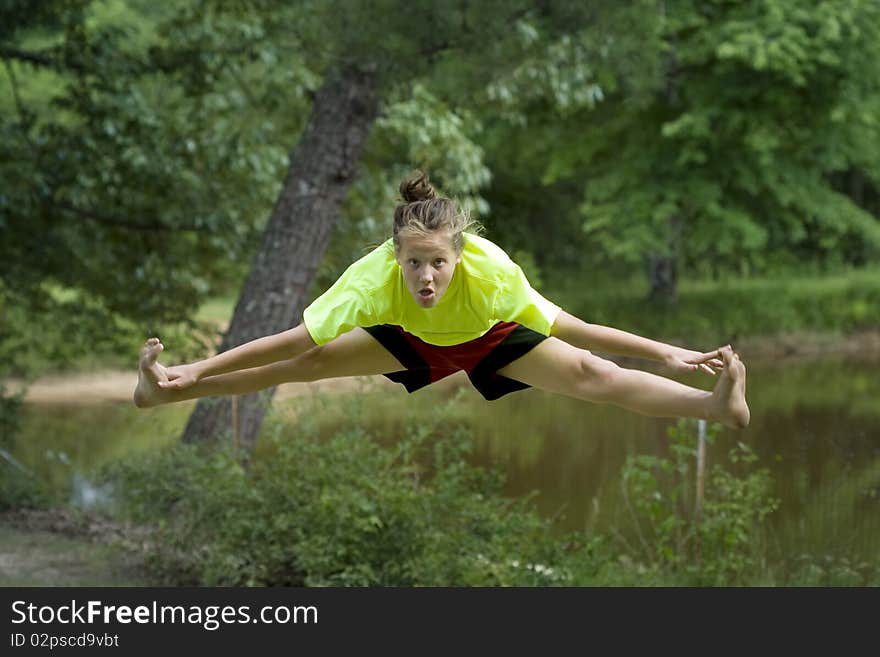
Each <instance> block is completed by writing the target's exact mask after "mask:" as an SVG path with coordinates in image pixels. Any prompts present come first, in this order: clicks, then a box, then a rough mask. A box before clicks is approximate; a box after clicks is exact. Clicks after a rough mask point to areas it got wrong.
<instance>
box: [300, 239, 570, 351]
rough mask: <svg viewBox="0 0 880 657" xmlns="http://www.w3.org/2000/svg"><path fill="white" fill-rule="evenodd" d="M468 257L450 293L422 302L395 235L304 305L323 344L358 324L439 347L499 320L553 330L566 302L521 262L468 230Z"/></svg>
mask: <svg viewBox="0 0 880 657" xmlns="http://www.w3.org/2000/svg"><path fill="white" fill-rule="evenodd" d="M464 237H465V239H464V248H463V250H462V254H461V262H460V263H459V264H458V265H457V266H456V268H455V272H454V273H453V275H452V280H451V281H450V283H449V287H448V288H447V290H446V293H445V294H444V295H443V296H442V297H441V298H440V300H439V301H438V302H437V304H436V305H435V306H434V307H433V308H422V307H420V306H419V305H418V303H417V302H416V300H415V299H414V298H413V297H412V295H411V294H410V293H409V290H407V287H406V282H405V281H404V278H403V272H402V271H401V269H400V265H399V264H398V263H397V261H396V260H395V259H394V243H393V241H392V240H391V239H389V240H387V241H386V242H385V243H384V244H382V245H381V246H379V247H377V248H376V249H374V250H373V251H371V252H370V253H368V254H367V255H365V256H364V257H363V258H361V259H360V260H358V261H356V262H354V263H353V264H352V265H351V266H350V267H349V268H348V269H346V270H345V272H344V273H343V274H342V276H340V277H339V279H338V280H337V281H336V282H335V283H334V284H333V285H332V287H330V289H329V290H327V291H326V292H325V293H324V294H322V295H321V296H320V297H318V298H317V299H315V300H314V301H313V302H312V303H311V304H310V305H309V306H308V308H306V309H305V310H304V311H303V323H304V324H305V326H306V330H308V332H309V335H311V336H312V339H313V340H314V341H315V343H316V344H319V345H321V344H326V343H327V342H330V340H332V339H334V338H335V337H337V336H339V335H342V334H343V333H346V332H347V331H350V330H351V329H353V328H354V327H356V326H375V325H377V324H394V325H396V326H401V327H403V330H404V331H407V332H408V333H412V334H413V335H415V336H416V337H418V338H421V339H422V340H424V341H425V342H428V343H430V344H433V345H438V346H449V345H455V344H461V343H463V342H468V341H469V340H474V339H476V338H479V337H480V336H481V335H483V334H484V333H486V332H487V331H488V330H489V329H490V328H492V327H493V326H494V325H495V324H496V323H497V322H499V321H504V322H517V323H519V324H522V325H523V326H526V327H527V328H530V329H532V330H533V331H537V332H538V333H541V334H543V335H550V328H551V327H552V326H553V322H555V321H556V316H557V314H558V313H559V310H560V308H559V306H557V305H556V304H554V303H551V302H550V301H548V300H547V299H545V298H544V297H542V296H541V295H540V294H538V292H536V291H535V290H534V289H532V286H531V285H529V281H528V280H527V279H526V276H525V274H524V273H523V271H522V269H520V267H519V265H517V264H516V263H515V262H513V260H511V259H510V257H509V256H508V255H507V254H506V253H505V252H504V251H503V250H502V249H501V248H500V247H498V246H497V245H495V244H493V243H492V242H490V241H489V240H487V239H485V238H483V237H480V236H478V235H473V234H471V233H464Z"/></svg>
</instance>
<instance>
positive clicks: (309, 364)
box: [134, 328, 406, 408]
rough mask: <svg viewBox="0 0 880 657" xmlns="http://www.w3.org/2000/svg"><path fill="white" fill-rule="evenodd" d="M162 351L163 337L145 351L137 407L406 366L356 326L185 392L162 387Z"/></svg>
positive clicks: (362, 374)
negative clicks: (295, 353)
mask: <svg viewBox="0 0 880 657" xmlns="http://www.w3.org/2000/svg"><path fill="white" fill-rule="evenodd" d="M161 351H162V345H161V343H160V342H159V341H158V340H154V339H151V340H148V341H147V343H146V344H145V345H144V348H143V351H142V352H141V358H140V363H139V373H138V385H137V389H136V390H135V393H134V403H135V405H137V406H139V407H141V408H143V407H147V406H156V405H158V404H168V403H173V402H178V401H184V400H186V399H195V398H197V397H208V396H211V395H240V394H244V393H249V392H256V391H258V390H263V389H264V388H271V387H273V386H277V385H279V384H281V383H289V382H292V381H317V380H318V379H331V378H334V377H338V376H366V375H371V374H387V373H389V372H397V371H400V370H403V369H406V368H405V367H403V366H402V365H401V364H400V362H399V361H398V360H397V359H396V358H395V357H394V356H392V355H391V354H390V353H388V351H387V350H386V349H385V347H383V346H382V345H381V344H379V343H378V342H377V341H376V340H375V338H373V337H372V336H371V335H370V334H369V333H367V332H366V331H364V330H363V329H362V328H355V329H353V330H351V331H349V332H348V333H345V334H343V335H340V336H339V337H338V338H336V339H335V340H333V341H331V342H328V343H327V344H325V345H322V346H319V347H314V348H312V349H310V350H309V351H307V352H305V353H303V354H300V355H299V356H297V357H296V358H291V359H288V360H282V361H278V362H277V363H272V364H271V365H263V366H261V367H254V368H252V369H247V370H239V371H237V372H228V373H226V374H218V375H216V376H209V377H206V378H204V379H201V380H199V381H197V382H196V383H195V384H193V385H192V386H189V387H188V388H183V389H180V390H171V389H162V388H159V386H158V385H157V383H158V381H162V380H167V379H166V377H165V374H164V368H163V367H162V366H161V365H160V364H159V363H158V362H156V360H157V358H158V357H159V354H160V353H161Z"/></svg>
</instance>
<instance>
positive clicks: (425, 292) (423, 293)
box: [419, 288, 434, 299]
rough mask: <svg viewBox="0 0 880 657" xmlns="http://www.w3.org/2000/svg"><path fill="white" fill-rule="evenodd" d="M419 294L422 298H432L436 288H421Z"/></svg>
mask: <svg viewBox="0 0 880 657" xmlns="http://www.w3.org/2000/svg"><path fill="white" fill-rule="evenodd" d="M419 296H420V297H421V298H422V299H430V298H431V297H432V296H434V290H430V289H428V288H425V289H424V290H419Z"/></svg>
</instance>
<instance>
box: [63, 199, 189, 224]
mask: <svg viewBox="0 0 880 657" xmlns="http://www.w3.org/2000/svg"><path fill="white" fill-rule="evenodd" d="M52 205H53V207H56V208H58V209H60V210H65V211H67V212H70V213H71V214H75V215H76V216H78V217H80V218H82V219H89V220H90V221H96V222H98V223H101V224H106V225H108V226H116V227H118V228H124V229H127V230H137V231H141V232H162V231H168V232H187V231H200V230H202V229H203V227H202V226H197V225H195V224H182V225H176V226H170V225H168V224H163V223H161V222H145V221H129V220H127V219H120V218H118V217H111V216H109V215H105V214H103V213H99V212H95V211H94V210H84V209H82V208H78V207H76V206H75V205H71V204H69V203H64V202H57V201H56V202H53V203H52Z"/></svg>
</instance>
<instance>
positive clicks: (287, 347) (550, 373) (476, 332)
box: [134, 173, 749, 429]
mask: <svg viewBox="0 0 880 657" xmlns="http://www.w3.org/2000/svg"><path fill="white" fill-rule="evenodd" d="M400 192H401V195H402V196H403V203H402V204H401V205H399V206H398V207H397V209H396V210H395V212H394V230H393V237H392V239H389V240H388V241H387V242H385V243H384V244H383V245H382V246H380V247H378V248H376V249H375V250H373V251H372V252H371V253H369V254H367V255H366V256H364V257H363V258H361V259H360V260H358V261H357V262H355V263H354V264H352V265H351V266H350V267H349V268H348V269H347V270H346V271H345V273H343V275H342V276H341V277H340V278H339V280H337V281H336V283H334V284H333V286H332V287H331V288H330V289H329V290H327V291H326V292H325V293H324V294H323V295H321V296H320V297H319V298H318V299H316V300H315V301H314V302H313V303H312V304H311V305H309V307H308V308H306V309H305V311H304V312H303V323H302V324H300V325H299V326H297V327H295V328H292V329H289V330H287V331H284V332H282V333H278V334H276V335H270V336H267V337H263V338H260V339H258V340H254V341H252V342H248V343H246V344H243V345H241V346H238V347H235V348H234V349H230V350H229V351H226V352H223V353H221V354H218V355H216V356H213V357H211V358H207V359H205V360H203V361H199V362H196V363H191V364H186V365H177V366H174V367H163V366H162V365H160V364H159V363H158V362H157V358H158V356H159V353H160V352H161V351H162V350H163V348H164V347H163V345H162V343H161V342H160V341H159V340H158V339H157V338H151V339H149V340H148V341H147V342H146V344H145V345H144V348H143V351H142V352H141V357H140V363H139V379H138V385H137V388H136V389H135V392H134V403H135V404H136V405H137V406H138V407H141V408H143V407H147V406H155V405H157V404H165V403H170V402H177V401H182V400H185V399H192V398H196V397H205V396H208V395H238V394H243V393H249V392H255V391H257V390H261V389H264V388H268V387H272V386H277V385H278V384H281V383H287V382H290V381H315V380H318V379H327V378H332V377H338V376H363V375H371V374H384V375H385V376H386V377H387V378H389V379H391V380H392V381H396V382H399V383H402V384H403V385H404V386H406V389H407V390H408V391H409V392H413V391H415V390H418V389H419V388H422V387H424V386H427V385H429V384H431V383H433V382H434V381H438V380H439V379H442V378H443V377H445V376H448V375H450V374H452V373H453V372H456V371H458V370H464V371H465V372H466V373H467V375H468V377H469V378H470V380H471V382H472V383H473V385H474V387H475V388H476V389H477V390H478V391H479V392H480V393H481V394H482V395H483V396H484V397H485V398H486V399H497V398H499V397H501V396H503V395H505V394H507V393H509V392H513V391H516V390H522V389H524V388H528V387H532V386H533V387H536V388H542V389H544V390H549V391H551V392H555V393H559V394H563V395H569V396H572V397H577V398H579V399H584V400H588V401H592V402H605V403H611V404H616V405H618V406H622V407H623V408H627V409H630V410H632V411H636V412H638V413H642V414H645V415H653V416H658V417H694V418H703V419H706V420H712V421H718V422H722V423H724V424H725V425H727V426H729V427H733V428H737V429H741V428H744V427H746V426H747V425H748V423H749V407H748V405H747V404H746V396H745V393H746V372H745V366H744V365H743V364H742V362H741V361H740V360H739V357H738V356H737V355H736V354H735V353H734V352H733V351H732V350H731V348H730V346H726V347H722V348H720V349H716V350H714V351H710V352H706V353H700V352H697V351H691V350H688V349H682V348H679V347H673V346H670V345H667V344H663V343H661V342H655V341H653V340H648V339H645V338H641V337H638V336H635V335H632V334H630V333H626V332H624V331H619V330H617V329H613V328H608V327H605V326H598V325H594V324H587V323H586V322H583V321H581V320H580V319H578V318H577V317H574V316H572V315H570V314H568V313H567V312H565V311H564V310H561V309H560V308H559V306H557V305H555V304H553V303H551V302H550V301H548V300H547V299H545V298H544V297H542V296H541V295H540V294H538V292H536V291H535V290H534V289H532V287H531V286H530V285H529V282H528V280H526V277H525V276H524V275H523V272H522V270H521V269H520V268H519V266H518V265H517V264H516V263H514V262H513V261H512V260H511V259H510V258H509V257H508V256H507V254H506V253H504V251H502V250H501V249H500V248H499V247H498V246H496V245H495V244H493V243H492V242H490V241H489V240H487V239H484V238H482V237H479V236H477V235H475V234H473V233H471V232H467V229H468V228H471V227H472V224H471V222H470V221H469V219H468V218H467V217H466V216H465V215H464V214H463V213H462V212H461V210H460V209H459V208H458V206H457V205H456V203H455V202H454V201H452V200H450V199H448V198H442V197H437V196H436V195H435V193H434V189H433V188H432V187H431V185H430V183H429V182H428V179H427V176H425V175H424V174H422V173H419V174H418V175H416V176H413V177H411V178H408V179H407V180H404V181H403V183H401V185H400ZM593 349H595V350H598V351H602V352H606V353H611V354H619V355H623V356H638V357H641V358H646V359H651V360H656V361H660V362H662V363H665V364H666V365H667V366H669V367H670V368H671V369H672V370H673V371H678V372H689V371H694V370H701V371H704V372H707V373H709V374H713V375H714V374H715V373H716V371H720V372H721V375H720V376H719V378H718V382H717V384H716V385H715V389H714V390H713V391H712V392H707V391H704V390H699V389H697V388H692V387H689V386H686V385H683V384H681V383H677V382H675V381H672V380H670V379H667V378H664V377H661V376H657V375H654V374H650V373H647V372H642V371H639V370H632V369H625V368H622V367H619V366H618V365H616V364H615V363H613V362H611V361H609V360H605V359H603V358H600V357H598V356H595V355H594V354H592V353H591V351H590V350H593Z"/></svg>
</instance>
